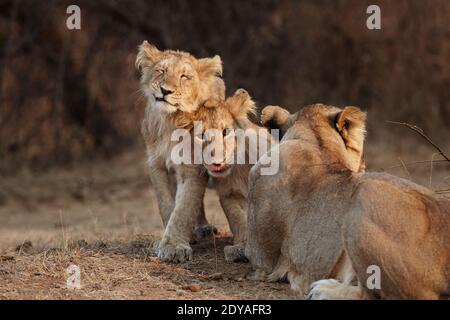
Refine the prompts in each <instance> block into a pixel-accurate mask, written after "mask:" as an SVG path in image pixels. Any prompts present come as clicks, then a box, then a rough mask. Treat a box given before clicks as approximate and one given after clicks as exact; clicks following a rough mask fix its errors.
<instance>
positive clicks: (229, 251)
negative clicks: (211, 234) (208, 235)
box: [223, 244, 248, 262]
mask: <svg viewBox="0 0 450 320" xmlns="http://www.w3.org/2000/svg"><path fill="white" fill-rule="evenodd" d="M223 251H224V253H225V260H226V261H227V262H248V259H247V257H246V256H245V253H244V246H242V245H239V244H238V245H234V246H226V247H225V248H224V249H223Z"/></svg>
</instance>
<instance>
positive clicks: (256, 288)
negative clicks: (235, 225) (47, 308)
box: [0, 236, 293, 299]
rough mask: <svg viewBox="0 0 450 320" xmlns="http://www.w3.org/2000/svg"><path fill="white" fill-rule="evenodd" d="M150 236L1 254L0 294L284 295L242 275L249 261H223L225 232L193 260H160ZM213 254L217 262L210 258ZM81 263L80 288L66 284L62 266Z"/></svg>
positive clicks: (282, 288)
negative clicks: (152, 246) (216, 251)
mask: <svg viewBox="0 0 450 320" xmlns="http://www.w3.org/2000/svg"><path fill="white" fill-rule="evenodd" d="M151 241H152V237H147V238H145V239H143V238H142V237H141V238H139V239H135V240H132V241H115V242H111V243H104V242H102V245H100V246H99V242H94V243H92V244H91V245H86V246H84V247H79V246H76V247H73V248H70V246H69V248H66V249H58V248H51V249H44V250H41V249H37V248H33V247H29V246H27V248H26V249H23V250H22V249H20V251H19V252H15V253H13V254H10V255H3V256H2V257H1V258H0V261H1V263H0V266H1V267H0V278H1V284H0V299H274V298H276V299H289V298H293V295H292V293H291V292H290V291H289V287H288V285H287V284H280V283H274V284H269V283H259V282H258V283H255V282H251V281H250V280H247V279H246V275H247V274H248V273H249V272H250V266H249V265H248V264H233V263H226V262H225V261H224V259H223V254H222V251H223V247H224V245H225V244H227V243H230V238H229V237H223V236H222V237H220V238H218V239H217V248H218V253H217V254H216V253H215V250H214V247H213V245H212V242H211V241H205V242H204V243H201V244H198V245H194V250H195V256H194V258H195V259H194V261H193V262H190V263H185V264H179V265H174V264H166V263H161V262H160V261H159V260H158V258H156V257H154V256H153V255H152V252H151V250H149V247H151ZM216 259H217V262H218V263H217V264H216V263H215V261H216ZM71 264H74V265H76V266H79V267H80V269H81V285H82V287H81V289H68V288H67V285H66V281H67V277H68V275H67V273H66V271H65V270H66V268H68V267H69V265H71Z"/></svg>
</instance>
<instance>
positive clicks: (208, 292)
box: [0, 140, 450, 299]
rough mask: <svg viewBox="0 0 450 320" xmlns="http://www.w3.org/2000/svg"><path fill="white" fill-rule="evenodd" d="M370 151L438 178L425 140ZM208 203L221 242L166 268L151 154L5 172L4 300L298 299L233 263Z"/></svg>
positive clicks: (0, 202) (1, 189)
mask: <svg viewBox="0 0 450 320" xmlns="http://www.w3.org/2000/svg"><path fill="white" fill-rule="evenodd" d="M404 141H405V140H404ZM406 146H409V147H406ZM411 150H413V151H411ZM366 152H367V154H366V161H367V165H368V170H369V171H371V170H373V169H374V168H378V169H380V168H385V170H386V171H388V172H390V173H393V174H397V175H400V176H403V177H406V178H410V179H412V180H414V181H416V182H419V183H422V184H423V185H428V184H429V182H430V174H431V172H430V161H427V162H422V163H416V164H414V165H413V164H411V163H415V162H417V159H429V160H432V159H431V155H432V153H433V150H430V149H428V148H427V147H423V145H421V144H413V143H405V146H404V147H403V148H401V149H399V147H398V146H397V145H389V143H388V142H383V145H382V147H380V145H377V144H376V143H370V142H369V143H368V144H367V148H366ZM398 159H401V163H399V160H398ZM436 160H437V159H436ZM405 168H406V169H405ZM449 169H450V168H449V165H448V163H443V162H438V161H434V163H433V170H432V183H433V185H432V188H433V189H435V190H437V189H439V190H442V192H440V194H441V195H442V196H450V192H448V191H445V190H448V189H449V188H450V176H449V171H450V170H449ZM205 208H206V212H207V216H208V220H209V222H210V223H212V224H213V225H215V226H216V227H218V229H219V231H220V232H219V235H218V237H217V239H209V240H205V241H204V242H201V243H199V244H196V245H195V246H194V261H193V262H191V263H186V264H180V265H173V264H165V263H160V262H159V261H158V259H157V258H155V257H154V256H153V249H152V243H153V240H154V239H156V238H159V237H160V236H161V233H162V226H161V221H160V218H159V216H158V213H157V207H156V199H155V195H154V193H153V191H152V189H151V187H150V185H149V182H148V178H147V172H146V167H145V156H144V154H143V152H141V151H137V152H130V153H127V154H124V155H123V156H121V157H118V158H115V159H114V160H109V161H100V162H90V163H85V164H79V165H78V166H76V167H73V168H59V169H58V168H53V169H51V170H49V171H47V172H43V173H39V174H37V173H32V172H28V171H23V172H21V173H20V174H18V175H16V176H9V177H2V179H0V220H1V221H2V224H1V225H0V299H234V298H236V299H260V298H261V299H265V298H267V299H290V298H294V296H293V295H292V293H291V292H290V290H289V287H288V285H287V284H280V283H275V284H269V283H259V282H251V281H250V280H247V279H246V275H247V274H248V273H249V272H250V266H249V264H234V263H227V262H225V261H224V257H223V247H224V246H225V245H226V244H227V243H229V242H230V238H229V229H228V226H227V223H226V219H225V218H224V215H223V212H222V209H221V208H220V206H219V202H218V199H217V195H216V194H215V192H214V191H213V190H207V193H206V197H205ZM71 264H75V265H77V266H79V267H80V269H81V284H82V288H81V289H80V290H69V289H67V288H66V280H67V276H68V275H67V274H66V272H65V270H66V268H67V267H69V265H71ZM194 284H195V285H194ZM193 285H194V286H193Z"/></svg>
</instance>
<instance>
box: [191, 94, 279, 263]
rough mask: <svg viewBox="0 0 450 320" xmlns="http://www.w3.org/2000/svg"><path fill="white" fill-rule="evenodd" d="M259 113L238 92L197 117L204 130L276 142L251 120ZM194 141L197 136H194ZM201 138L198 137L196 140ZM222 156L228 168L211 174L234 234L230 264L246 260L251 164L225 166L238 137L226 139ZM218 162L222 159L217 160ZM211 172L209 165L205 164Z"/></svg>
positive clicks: (228, 251)
mask: <svg viewBox="0 0 450 320" xmlns="http://www.w3.org/2000/svg"><path fill="white" fill-rule="evenodd" d="M255 113H256V106H255V103H254V102H253V101H252V99H251V97H250V95H249V94H248V93H247V92H246V91H245V90H243V89H239V90H237V91H236V92H235V94H234V95H233V96H231V97H229V98H228V99H226V100H225V101H224V102H223V103H222V104H220V106H218V107H216V108H208V107H203V108H199V109H198V110H197V111H196V115H195V118H196V119H197V120H200V121H202V125H203V130H204V131H207V130H208V129H217V130H218V132H223V131H224V130H227V129H233V130H236V129H243V130H247V129H252V130H254V131H253V132H255V133H256V134H259V135H261V134H262V135H263V136H264V138H265V139H266V141H267V142H268V144H269V145H270V143H274V142H273V141H272V139H271V136H270V133H269V132H268V131H267V130H266V129H265V128H264V127H260V126H257V125H255V124H253V123H252V122H251V121H250V120H249V117H248V116H249V114H255ZM194 138H195V137H194ZM197 139H198V138H197ZM226 139H232V141H231V142H230V146H231V148H230V149H228V150H227V148H226V145H225V144H226ZM223 141H224V146H223V156H222V157H220V161H221V164H225V169H224V171H223V172H221V173H214V172H209V171H208V172H209V174H210V176H211V178H212V180H213V184H214V187H215V189H216V190H217V193H218V195H219V199H220V204H221V206H222V208H223V210H224V212H225V215H226V217H227V219H228V223H229V225H230V229H231V231H232V233H233V235H234V244H233V245H232V246H227V247H225V258H226V260H227V261H243V260H246V258H245V256H244V244H245V234H246V219H247V214H246V207H247V191H248V174H249V172H250V168H251V167H252V164H250V163H248V161H246V163H244V164H236V162H235V161H234V162H233V163H229V164H226V163H227V162H228V161H229V160H231V159H230V158H229V157H230V156H231V154H232V152H231V151H233V153H234V156H235V157H236V152H237V140H236V137H235V136H232V137H231V136H230V137H229V138H227V137H225V138H224V140H223ZM246 142H247V141H246ZM200 143H202V146H203V147H204V148H206V147H207V146H208V145H209V144H210V143H211V141H210V140H203V141H201V142H200ZM245 151H246V154H247V156H248V151H249V145H248V144H247V145H246V150H245ZM218 161H219V160H218ZM205 168H206V169H208V165H205Z"/></svg>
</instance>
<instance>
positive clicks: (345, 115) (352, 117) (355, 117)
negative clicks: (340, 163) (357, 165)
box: [334, 107, 367, 155]
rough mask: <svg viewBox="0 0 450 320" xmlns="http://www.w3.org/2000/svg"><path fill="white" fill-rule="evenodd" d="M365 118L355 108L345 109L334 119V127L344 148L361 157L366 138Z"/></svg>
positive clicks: (361, 112)
mask: <svg viewBox="0 0 450 320" xmlns="http://www.w3.org/2000/svg"><path fill="white" fill-rule="evenodd" d="M366 117H367V115H366V113H365V112H363V111H361V109H359V108H357V107H345V108H344V110H342V111H341V112H339V113H338V114H336V116H335V118H334V125H335V127H336V130H337V131H338V132H339V134H340V135H341V137H342V139H343V140H344V143H345V146H346V148H347V149H352V150H353V151H356V152H358V153H361V155H362V150H363V145H364V139H365V136H366Z"/></svg>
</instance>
